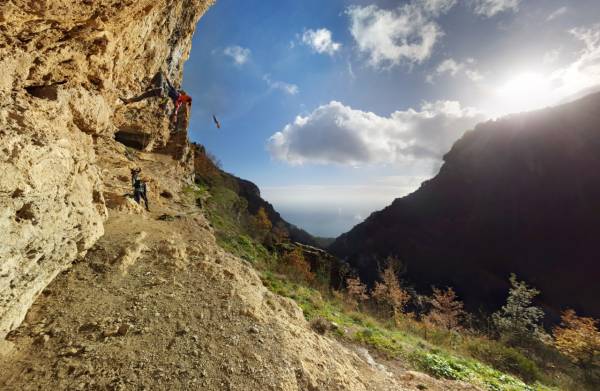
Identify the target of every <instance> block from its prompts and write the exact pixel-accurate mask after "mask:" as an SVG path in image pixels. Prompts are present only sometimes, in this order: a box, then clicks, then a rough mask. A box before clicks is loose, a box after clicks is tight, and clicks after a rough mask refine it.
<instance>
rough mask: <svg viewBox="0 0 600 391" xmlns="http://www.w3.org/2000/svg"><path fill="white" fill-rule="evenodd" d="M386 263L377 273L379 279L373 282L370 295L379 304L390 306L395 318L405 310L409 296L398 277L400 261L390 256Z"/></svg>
mask: <svg viewBox="0 0 600 391" xmlns="http://www.w3.org/2000/svg"><path fill="white" fill-rule="evenodd" d="M386 264H387V265H386V267H385V269H384V270H383V271H382V272H380V274H379V278H380V281H377V282H375V287H374V288H373V291H372V292H371V296H372V297H373V299H374V300H375V301H376V302H377V303H379V304H380V305H383V306H387V307H388V308H391V312H392V314H393V317H394V319H397V317H398V316H400V315H401V314H403V313H404V312H405V309H406V305H407V304H408V302H409V301H410V298H411V296H410V293H409V292H408V291H407V290H406V289H403V288H402V286H401V285H400V280H399V279H398V272H399V270H400V266H401V263H400V261H398V260H397V259H396V258H393V257H390V258H388V259H387V261H386Z"/></svg>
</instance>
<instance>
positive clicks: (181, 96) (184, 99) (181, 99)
mask: <svg viewBox="0 0 600 391" xmlns="http://www.w3.org/2000/svg"><path fill="white" fill-rule="evenodd" d="M184 103H187V104H190V105H191V104H192V97H191V96H189V95H188V94H185V93H180V94H179V96H178V97H177V100H176V101H175V115H177V113H178V112H179V108H180V107H181V105H182V104H184Z"/></svg>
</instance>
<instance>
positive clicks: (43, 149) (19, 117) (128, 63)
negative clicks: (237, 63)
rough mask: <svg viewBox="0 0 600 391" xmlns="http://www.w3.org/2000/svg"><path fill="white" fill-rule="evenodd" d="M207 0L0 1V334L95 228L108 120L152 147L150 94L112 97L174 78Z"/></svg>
mask: <svg viewBox="0 0 600 391" xmlns="http://www.w3.org/2000/svg"><path fill="white" fill-rule="evenodd" d="M211 3H212V0H177V1H169V0H135V1H132V0H129V1H120V0H119V1H117V0H114V1H112V0H93V1H91V0H36V1H29V0H27V1H26V0H8V1H2V2H1V3H0V171H1V172H2V175H0V338H3V337H4V336H5V334H6V333H7V332H8V331H10V330H11V329H13V328H14V327H16V326H18V324H19V323H20V322H21V321H22V319H23V317H24V315H25V312H26V311H27V309H28V308H29V306H30V305H31V303H32V302H33V300H34V299H35V297H36V296H37V295H38V294H39V292H40V291H41V290H42V289H43V288H44V287H45V286H46V285H47V284H48V283H49V282H50V281H51V280H52V279H53V278H54V277H55V276H56V275H57V274H58V273H59V272H60V271H62V270H64V269H65V268H66V267H68V266H69V265H70V263H71V262H72V261H73V260H74V259H75V258H77V257H78V256H83V255H84V254H85V252H86V250H87V249H88V248H89V247H90V246H91V245H92V244H93V243H94V242H95V241H96V240H97V239H98V238H99V237H101V236H102V234H103V232H104V230H103V220H104V219H105V218H106V208H105V202H104V196H103V185H102V177H103V174H102V173H101V172H100V170H99V169H98V166H97V164H96V161H97V160H98V159H101V158H102V157H101V156H98V154H97V153H96V151H95V149H96V145H97V143H98V140H100V139H112V138H113V137H114V136H115V134H117V132H124V133H126V134H128V135H130V136H131V137H137V138H138V139H139V140H143V141H144V145H143V148H144V149H146V150H158V149H161V148H163V147H164V146H165V145H166V144H167V142H168V141H169V126H168V115H165V110H164V109H162V108H160V107H159V102H158V99H154V100H148V101H144V102H140V103H136V104H131V105H123V104H122V103H121V102H120V100H119V97H120V96H132V95H135V94H138V93H140V92H142V91H143V90H145V89H146V88H147V87H148V84H149V82H150V80H151V78H152V77H153V76H154V75H155V74H156V73H157V72H158V71H161V70H162V71H163V72H165V73H166V74H168V75H169V77H170V78H171V80H172V81H173V82H174V83H175V84H176V85H177V84H178V83H179V81H180V79H181V75H182V69H183V63H184V61H185V59H186V58H187V56H188V54H189V51H190V46H191V39H192V34H193V31H194V28H195V25H196V22H197V21H198V19H199V17H200V16H201V15H202V14H203V12H204V11H205V10H206V9H207V8H208V6H209V5H210V4H211Z"/></svg>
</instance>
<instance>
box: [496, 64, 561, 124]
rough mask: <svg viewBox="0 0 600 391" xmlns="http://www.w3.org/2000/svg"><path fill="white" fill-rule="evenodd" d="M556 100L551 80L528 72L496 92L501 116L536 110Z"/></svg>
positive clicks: (497, 110) (514, 78)
mask: <svg viewBox="0 0 600 391" xmlns="http://www.w3.org/2000/svg"><path fill="white" fill-rule="evenodd" d="M554 100H555V96H554V93H553V88H552V85H551V82H550V80H549V78H546V77H544V76H542V75H541V74H538V73H534V72H528V73H522V74H520V75H517V76H515V77H513V78H511V79H509V80H508V81H507V82H505V83H504V84H502V85H501V86H500V87H499V88H497V90H496V102H497V103H496V105H497V107H496V108H495V111H496V112H497V113H498V114H500V115H505V114H509V113H518V112H523V111H529V110H535V109H540V108H543V107H546V106H548V105H550V104H552V103H553V102H554Z"/></svg>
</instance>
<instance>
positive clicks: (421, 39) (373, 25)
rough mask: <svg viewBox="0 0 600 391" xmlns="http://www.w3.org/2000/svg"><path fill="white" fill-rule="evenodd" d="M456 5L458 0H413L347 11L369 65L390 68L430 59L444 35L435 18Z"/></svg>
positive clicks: (357, 42) (355, 38)
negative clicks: (404, 63) (411, 0)
mask: <svg viewBox="0 0 600 391" xmlns="http://www.w3.org/2000/svg"><path fill="white" fill-rule="evenodd" d="M455 4H456V0H424V1H420V2H417V1H413V2H411V3H409V4H405V5H402V6H400V7H398V8H396V9H394V10H385V9H381V8H379V7H377V6H376V5H369V6H364V7H362V6H351V7H349V8H348V9H347V10H346V13H347V14H348V16H349V18H350V33H351V34H352V37H353V38H354V40H355V41H356V44H357V47H358V50H359V51H360V52H362V53H363V54H364V55H366V56H367V58H368V62H369V64H370V65H371V66H373V67H375V68H390V67H393V66H395V65H398V64H400V63H402V62H406V63H408V64H413V63H421V62H423V61H424V60H426V59H427V58H429V56H430V55H431V53H432V51H433V48H434V46H435V44H436V42H437V40H438V39H439V38H440V37H441V36H442V35H443V32H442V30H441V29H440V27H439V26H438V25H437V23H436V22H435V20H434V19H435V18H436V17H438V16H440V15H441V14H443V13H446V12H448V11H449V10H450V9H451V8H452V7H453V6H454V5H455Z"/></svg>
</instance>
